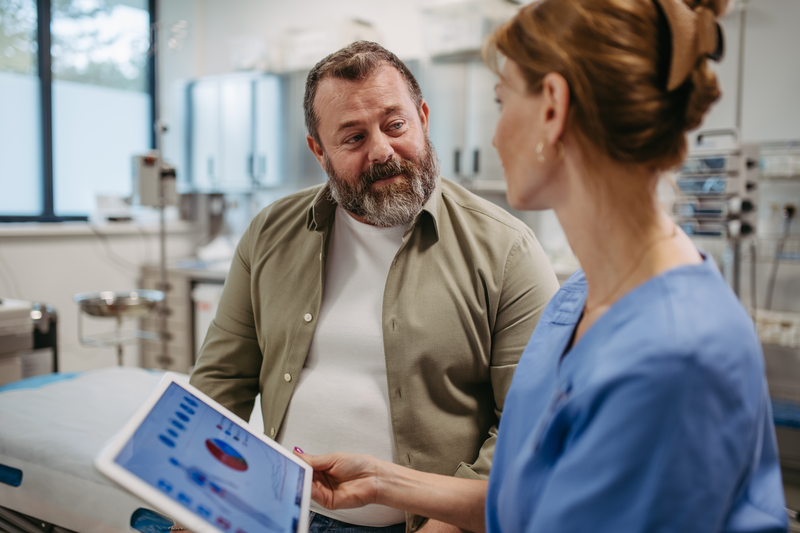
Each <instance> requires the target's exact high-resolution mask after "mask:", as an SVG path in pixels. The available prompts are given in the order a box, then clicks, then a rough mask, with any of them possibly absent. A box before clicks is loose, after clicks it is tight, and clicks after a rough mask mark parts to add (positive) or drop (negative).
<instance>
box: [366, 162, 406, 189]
mask: <svg viewBox="0 0 800 533" xmlns="http://www.w3.org/2000/svg"><path fill="white" fill-rule="evenodd" d="M413 171H414V166H413V164H412V163H411V161H406V160H399V159H394V158H392V159H390V160H389V161H386V162H385V163H375V164H374V165H372V166H371V167H369V168H368V169H367V170H365V171H364V172H363V173H362V174H361V182H362V183H363V184H365V185H372V184H373V183H375V182H376V181H380V180H382V179H386V178H390V177H392V176H396V175H398V174H404V175H405V176H411V175H412V174H413Z"/></svg>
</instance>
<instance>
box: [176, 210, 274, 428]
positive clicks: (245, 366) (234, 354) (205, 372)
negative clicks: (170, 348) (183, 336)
mask: <svg viewBox="0 0 800 533" xmlns="http://www.w3.org/2000/svg"><path fill="white" fill-rule="evenodd" d="M259 219H261V217H257V218H256V219H255V220H254V223H253V224H251V226H250V228H249V229H248V231H247V232H245V234H244V235H243V236H242V239H241V240H240V241H239V244H238V246H237V247H236V253H235V254H234V257H233V261H232V263H231V268H230V271H229V272H228V277H227V278H226V280H225V287H224V288H223V290H222V296H221V297H220V302H219V306H218V307H217V314H216V316H215V317H214V320H213V321H212V323H211V325H210V326H209V328H208V333H207V334H206V339H205V342H204V343H203V347H202V349H201V351H200V356H199V357H198V359H197V364H196V366H195V369H194V372H193V373H192V376H191V378H190V380H189V382H190V383H191V384H192V385H194V386H195V387H197V388H198V389H200V390H201V391H203V392H205V393H206V394H208V395H209V396H211V397H212V398H214V399H215V400H216V401H218V402H219V403H221V404H222V405H223V406H225V407H226V408H228V409H230V410H231V411H233V412H234V413H235V414H236V415H237V416H239V417H240V418H242V419H244V420H248V419H249V418H250V414H251V413H252V411H253V403H254V399H255V397H256V395H258V392H259V390H258V378H259V372H260V369H261V362H262V355H261V349H260V348H259V344H258V337H257V332H256V326H255V320H254V316H253V304H252V299H251V296H250V291H251V280H250V256H251V249H252V248H251V245H250V242H251V238H250V234H251V232H253V231H254V225H255V223H256V221H258V220H259Z"/></svg>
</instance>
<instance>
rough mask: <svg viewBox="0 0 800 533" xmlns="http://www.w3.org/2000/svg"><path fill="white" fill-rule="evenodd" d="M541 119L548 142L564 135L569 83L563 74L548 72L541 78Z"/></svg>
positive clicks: (553, 141)
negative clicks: (542, 100)
mask: <svg viewBox="0 0 800 533" xmlns="http://www.w3.org/2000/svg"><path fill="white" fill-rule="evenodd" d="M542 96H543V98H544V102H543V103H544V105H543V106H542V113H543V116H542V121H543V126H544V132H545V135H546V137H547V143H548V144H555V142H556V141H558V140H560V139H561V136H562V135H564V128H565V127H566V124H567V113H568V112H569V98H570V94H569V84H568V83H567V80H566V79H564V76H562V75H561V74H558V73H556V72H550V73H548V74H546V75H545V77H544V78H543V79H542Z"/></svg>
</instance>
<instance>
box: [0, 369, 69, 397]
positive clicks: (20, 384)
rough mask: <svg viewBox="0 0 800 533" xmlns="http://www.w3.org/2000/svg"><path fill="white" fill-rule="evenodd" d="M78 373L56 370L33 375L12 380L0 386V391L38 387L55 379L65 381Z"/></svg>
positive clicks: (53, 381) (55, 380)
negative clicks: (52, 372)
mask: <svg viewBox="0 0 800 533" xmlns="http://www.w3.org/2000/svg"><path fill="white" fill-rule="evenodd" d="M79 375H81V372H56V373H54V374H45V375H43V376H34V377H32V378H26V379H21V380H19V381H14V382H13V383H8V384H6V385H3V386H2V387H0V393H3V392H8V391H12V390H22V389H38V388H39V387H43V386H45V385H49V384H51V383H55V382H57V381H65V380H68V379H73V378H76V377H78V376H79Z"/></svg>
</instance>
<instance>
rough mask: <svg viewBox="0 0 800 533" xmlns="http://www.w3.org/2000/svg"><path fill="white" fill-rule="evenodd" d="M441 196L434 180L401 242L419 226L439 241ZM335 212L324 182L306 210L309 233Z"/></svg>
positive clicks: (328, 190) (319, 228)
mask: <svg viewBox="0 0 800 533" xmlns="http://www.w3.org/2000/svg"><path fill="white" fill-rule="evenodd" d="M441 196H442V179H441V178H436V186H435V188H434V190H433V192H432V193H431V196H430V198H428V201H427V202H425V205H423V206H422V211H420V212H419V214H418V215H417V216H416V218H415V219H414V222H412V223H411V224H409V227H408V229H407V230H406V232H405V234H404V235H403V240H406V239H407V237H408V236H409V235H410V234H411V233H412V232H413V228H415V227H416V226H421V227H422V229H423V231H424V230H425V229H426V227H430V228H431V230H432V234H431V237H432V238H433V242H437V241H438V240H439V222H438V221H439V209H440V204H441V201H440V198H441ZM334 211H336V202H335V201H334V200H333V198H331V195H330V187H329V186H328V183H327V182H326V183H325V185H323V186H322V188H321V189H320V190H319V191H318V192H317V194H316V196H314V200H312V202H311V206H309V208H308V213H307V215H306V227H307V228H308V229H309V230H310V231H322V230H323V229H324V228H325V226H326V225H327V224H328V221H329V220H330V219H331V215H332V214H333V212H334Z"/></svg>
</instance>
